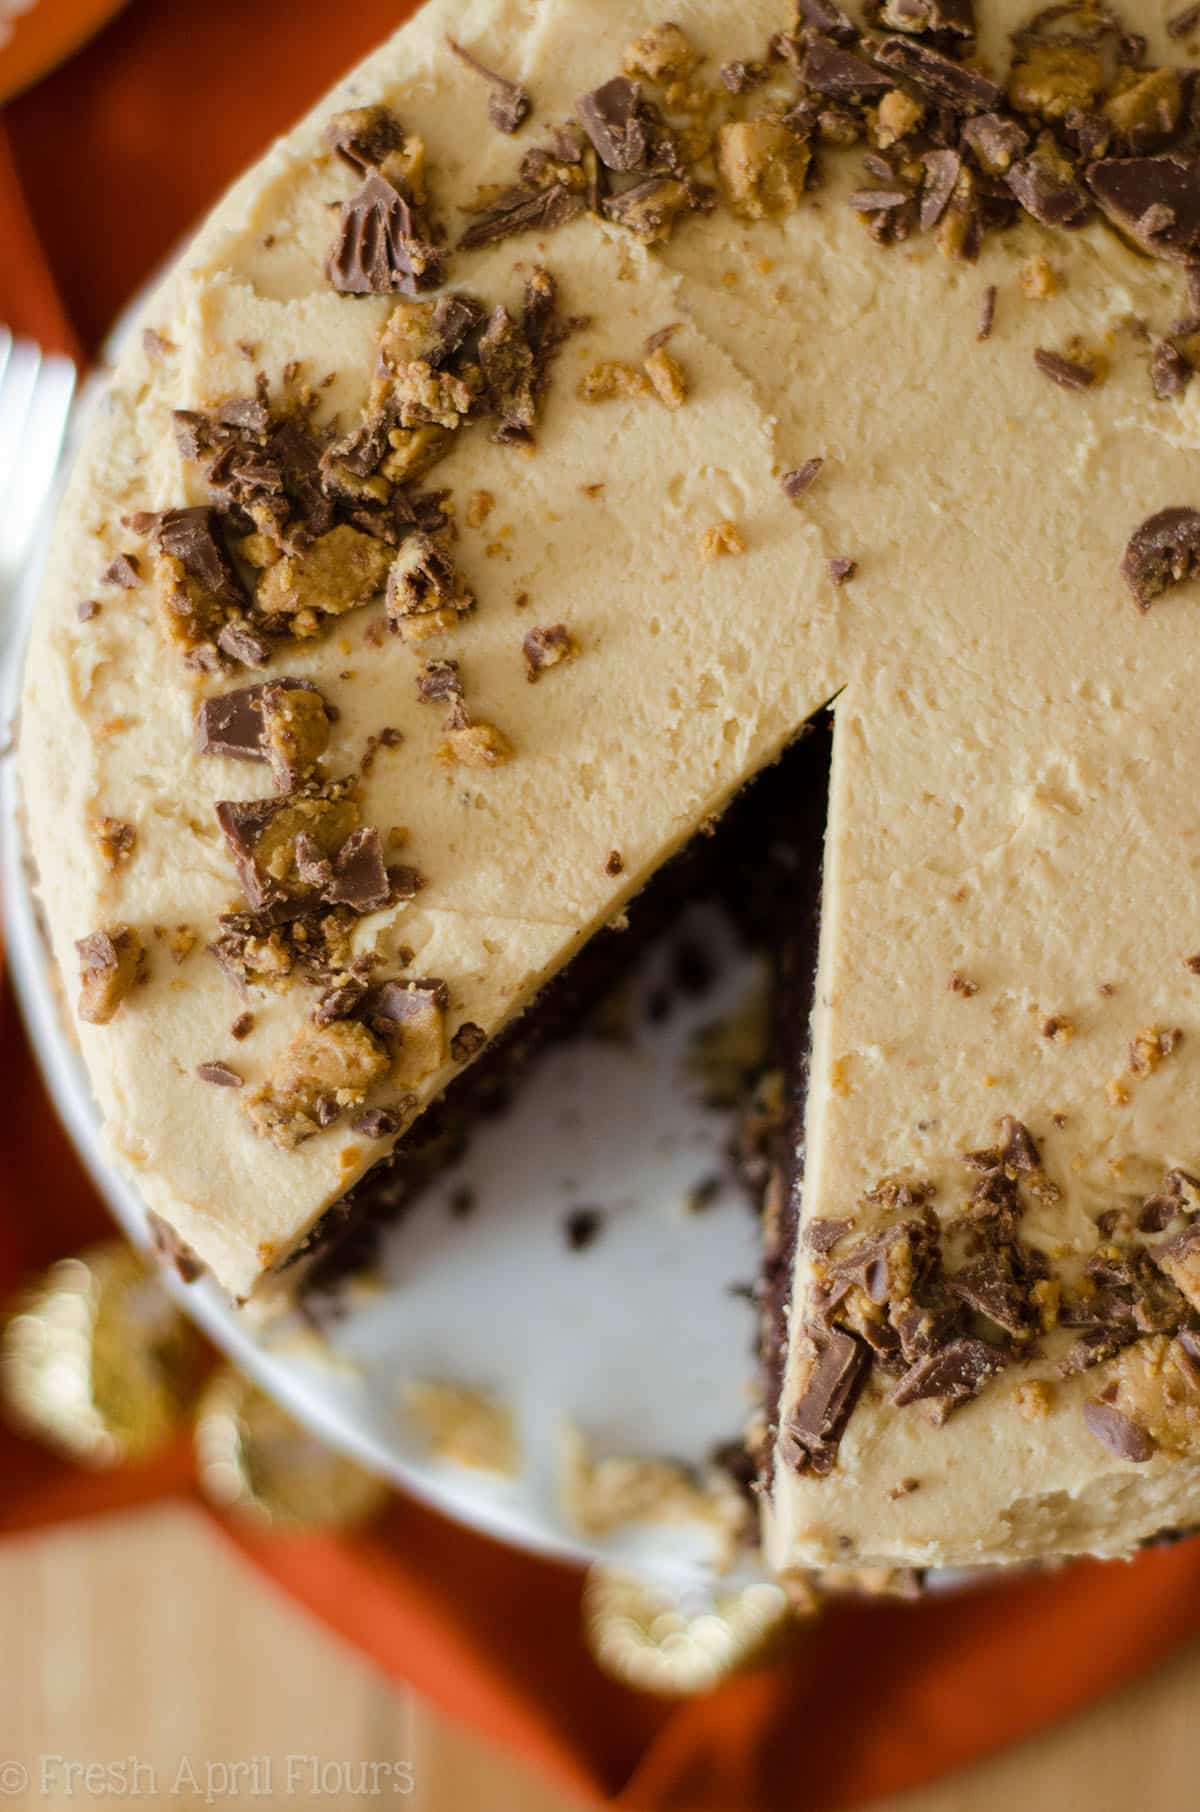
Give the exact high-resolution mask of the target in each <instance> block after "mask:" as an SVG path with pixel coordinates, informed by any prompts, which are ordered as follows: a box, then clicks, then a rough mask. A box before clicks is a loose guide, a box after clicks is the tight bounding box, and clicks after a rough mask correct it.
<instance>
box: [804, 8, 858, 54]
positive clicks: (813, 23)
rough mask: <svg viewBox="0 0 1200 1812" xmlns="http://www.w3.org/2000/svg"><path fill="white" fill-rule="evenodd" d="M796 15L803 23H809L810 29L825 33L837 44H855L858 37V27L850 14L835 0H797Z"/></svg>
mask: <svg viewBox="0 0 1200 1812" xmlns="http://www.w3.org/2000/svg"><path fill="white" fill-rule="evenodd" d="M796 16H797V19H798V20H799V23H800V24H801V25H807V26H808V27H809V29H810V31H818V32H822V33H824V35H825V36H826V37H827V38H832V39H833V41H834V43H835V44H854V43H855V42H857V39H858V28H857V27H856V25H855V24H854V21H853V19H851V18H850V17H849V16H848V14H846V13H844V12H843V11H842V9H841V7H840V6H835V5H834V4H833V0H796Z"/></svg>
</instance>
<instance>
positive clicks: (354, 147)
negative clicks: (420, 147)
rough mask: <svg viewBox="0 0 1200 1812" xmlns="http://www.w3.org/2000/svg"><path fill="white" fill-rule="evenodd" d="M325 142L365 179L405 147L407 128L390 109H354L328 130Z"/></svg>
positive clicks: (332, 121) (337, 120)
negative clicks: (370, 172) (389, 157)
mask: <svg viewBox="0 0 1200 1812" xmlns="http://www.w3.org/2000/svg"><path fill="white" fill-rule="evenodd" d="M325 143H326V145H327V146H328V147H329V149H330V150H331V151H334V152H336V154H337V155H338V157H340V158H341V159H342V162H343V163H346V164H349V166H350V168H351V169H352V170H357V171H359V172H360V173H361V174H362V175H363V176H365V175H366V174H367V173H368V171H370V170H376V169H378V168H379V166H380V164H382V163H383V161H384V159H385V158H387V157H388V156H389V155H390V154H391V153H392V152H393V151H399V150H401V149H402V147H403V145H404V127H403V126H402V125H401V124H400V121H399V120H398V119H397V118H396V115H395V114H394V113H393V112H392V110H391V108H390V107H355V108H353V109H352V110H351V111H350V112H349V113H339V114H338V115H337V116H336V118H334V119H332V120H330V122H329V124H328V126H326V128H325Z"/></svg>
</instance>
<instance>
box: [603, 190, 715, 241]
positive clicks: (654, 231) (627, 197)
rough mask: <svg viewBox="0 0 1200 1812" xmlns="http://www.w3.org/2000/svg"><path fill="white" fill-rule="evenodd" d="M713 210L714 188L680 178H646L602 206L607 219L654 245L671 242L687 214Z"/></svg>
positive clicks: (610, 196) (609, 199) (613, 196)
mask: <svg viewBox="0 0 1200 1812" xmlns="http://www.w3.org/2000/svg"><path fill="white" fill-rule="evenodd" d="M712 207H713V194H712V190H711V189H707V188H704V187H703V186H702V185H701V184H699V183H693V182H684V181H683V179H682V178H681V177H678V176H670V175H666V176H647V177H645V178H644V180H643V181H641V182H636V183H634V184H633V185H632V186H631V187H630V188H628V189H623V190H622V191H621V193H620V194H619V195H608V196H606V197H605V198H604V200H603V201H602V202H601V203H600V211H601V213H602V214H603V215H604V218H605V219H606V220H612V221H615V222H616V224H617V225H618V226H623V227H627V228H628V230H629V231H630V232H631V233H634V234H636V236H637V237H638V238H639V239H644V240H645V241H646V242H647V244H649V245H654V244H657V242H658V241H659V240H661V239H669V238H670V236H671V232H672V230H673V229H674V226H675V222H676V221H677V220H678V219H679V218H680V217H681V216H682V215H684V214H706V213H708V212H710V211H711V209H712Z"/></svg>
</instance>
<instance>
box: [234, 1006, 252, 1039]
mask: <svg viewBox="0 0 1200 1812" xmlns="http://www.w3.org/2000/svg"><path fill="white" fill-rule="evenodd" d="M253 1030H254V1015H253V1013H239V1014H238V1016H237V1018H236V1019H235V1020H234V1022H233V1024H232V1025H231V1026H230V1028H229V1036H230V1037H231V1038H236V1039H237V1041H238V1043H239V1044H240V1043H241V1041H242V1039H243V1038H249V1036H250V1034H251V1032H252V1031H253Z"/></svg>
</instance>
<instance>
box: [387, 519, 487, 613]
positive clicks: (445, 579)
mask: <svg viewBox="0 0 1200 1812" xmlns="http://www.w3.org/2000/svg"><path fill="white" fill-rule="evenodd" d="M473 602H474V598H473V596H472V594H471V593H470V592H469V591H468V590H467V589H466V586H465V585H464V584H463V581H462V578H461V576H460V574H459V571H458V568H457V567H456V566H455V564H454V561H453V560H452V559H451V557H450V555H449V554H448V553H447V551H446V549H445V548H444V547H443V546H442V545H441V543H440V542H439V541H435V540H434V539H433V537H432V535H426V534H424V533H423V532H422V531H421V530H420V529H417V530H416V531H415V532H414V533H413V534H411V535H409V536H407V537H406V539H405V540H404V542H403V543H402V544H401V547H400V551H399V553H398V554H397V556H396V559H395V561H394V563H393V565H392V570H391V572H390V573H389V574H388V584H387V615H388V622H389V623H390V624H391V625H392V627H393V628H398V627H402V626H403V624H404V622H405V620H406V619H407V618H409V617H413V616H428V615H429V614H431V613H433V612H436V611H448V612H452V613H455V614H459V613H461V612H463V611H465V610H468V609H470V607H471V605H472V603H473Z"/></svg>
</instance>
